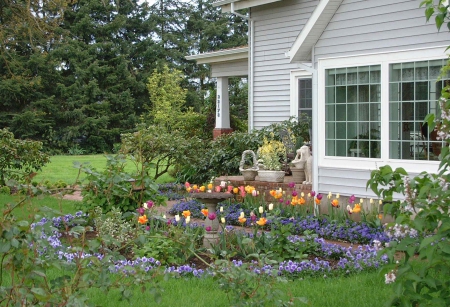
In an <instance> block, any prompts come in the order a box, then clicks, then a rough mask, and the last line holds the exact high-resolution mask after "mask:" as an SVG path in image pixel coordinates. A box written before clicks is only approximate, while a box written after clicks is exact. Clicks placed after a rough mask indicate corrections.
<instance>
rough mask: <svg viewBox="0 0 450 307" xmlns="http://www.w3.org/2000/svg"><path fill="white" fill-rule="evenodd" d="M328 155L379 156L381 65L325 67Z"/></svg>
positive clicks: (326, 142)
mask: <svg viewBox="0 0 450 307" xmlns="http://www.w3.org/2000/svg"><path fill="white" fill-rule="evenodd" d="M325 75H326V82H325V92H326V94H325V144H326V145H325V150H326V155H328V156H344V157H349V156H352V157H366V158H379V157H380V146H381V143H380V126H381V66H380V65H372V66H360V67H350V68H337V69H327V70H326V73H325Z"/></svg>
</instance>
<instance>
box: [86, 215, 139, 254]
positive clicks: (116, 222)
mask: <svg viewBox="0 0 450 307" xmlns="http://www.w3.org/2000/svg"><path fill="white" fill-rule="evenodd" d="M92 218H93V221H94V226H95V230H96V231H97V234H98V236H99V237H101V238H102V239H103V240H104V241H105V246H106V247H107V248H108V249H110V250H113V251H117V250H122V251H121V252H122V253H125V254H126V253H127V252H128V251H129V250H131V248H132V242H133V240H134V238H135V231H134V230H133V225H132V224H131V223H130V222H129V221H127V220H125V219H124V218H123V217H122V212H120V210H119V209H118V208H115V207H112V208H111V211H110V212H107V213H106V214H103V213H102V208H100V207H96V208H94V211H93V214H92Z"/></svg>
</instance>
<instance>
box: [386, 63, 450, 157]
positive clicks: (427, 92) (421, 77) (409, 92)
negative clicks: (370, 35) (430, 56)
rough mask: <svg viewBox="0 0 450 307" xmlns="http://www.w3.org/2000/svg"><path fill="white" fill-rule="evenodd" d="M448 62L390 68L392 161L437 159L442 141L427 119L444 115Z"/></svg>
mask: <svg viewBox="0 0 450 307" xmlns="http://www.w3.org/2000/svg"><path fill="white" fill-rule="evenodd" d="M444 65H445V61H444V60H433V61H420V62H409V63H398V64H390V65H389V158H391V159H411V160H437V158H438V156H439V154H440V152H441V148H442V143H441V141H439V140H437V138H436V131H429V129H428V127H427V125H424V124H423V120H424V118H425V116H426V115H427V114H428V113H434V114H435V115H436V117H439V116H440V110H439V102H438V99H439V97H440V93H441V90H442V88H443V86H444V84H446V83H447V82H448V80H449V78H448V76H446V77H443V78H442V79H441V80H440V81H437V80H438V79H439V75H440V71H441V68H442V66H444Z"/></svg>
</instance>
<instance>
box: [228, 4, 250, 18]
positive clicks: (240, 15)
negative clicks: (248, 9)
mask: <svg viewBox="0 0 450 307" xmlns="http://www.w3.org/2000/svg"><path fill="white" fill-rule="evenodd" d="M230 13H231V14H234V15H236V16H239V17H241V18H244V19H245V20H249V18H248V17H247V16H245V15H242V14H239V13H238V12H236V11H235V10H234V2H231V11H230Z"/></svg>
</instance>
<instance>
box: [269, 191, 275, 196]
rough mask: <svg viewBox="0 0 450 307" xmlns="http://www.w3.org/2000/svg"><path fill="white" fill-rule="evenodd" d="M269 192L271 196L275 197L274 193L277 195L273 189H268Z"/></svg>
mask: <svg viewBox="0 0 450 307" xmlns="http://www.w3.org/2000/svg"><path fill="white" fill-rule="evenodd" d="M269 193H270V195H271V196H272V197H275V195H277V191H275V190H270V192H269Z"/></svg>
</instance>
